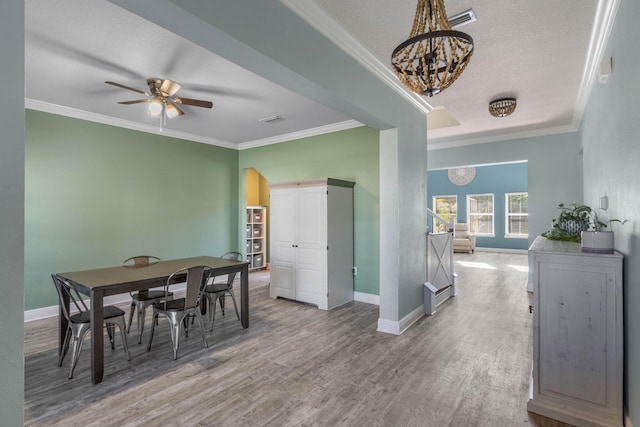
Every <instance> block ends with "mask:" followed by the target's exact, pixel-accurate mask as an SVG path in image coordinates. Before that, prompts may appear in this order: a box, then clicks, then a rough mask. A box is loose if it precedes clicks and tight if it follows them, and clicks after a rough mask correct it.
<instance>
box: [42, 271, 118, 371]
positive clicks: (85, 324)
mask: <svg viewBox="0 0 640 427" xmlns="http://www.w3.org/2000/svg"><path fill="white" fill-rule="evenodd" d="M51 277H52V278H53V284H54V285H55V286H56V291H57V292H58V299H59V300H60V307H61V310H60V311H61V312H62V315H63V316H64V317H65V318H66V319H67V322H68V326H67V332H66V334H65V337H64V341H63V343H62V347H60V351H59V354H58V356H59V357H58V367H60V366H62V361H63V360H64V357H65V355H66V354H67V351H68V350H69V341H70V340H71V336H73V350H72V354H71V369H70V370H69V379H71V378H73V371H74V370H75V368H76V365H77V364H78V358H79V356H80V352H81V351H82V343H83V342H84V337H85V336H86V335H87V332H89V330H90V329H91V312H90V311H89V309H88V308H87V305H86V304H85V302H84V300H83V299H82V297H81V296H80V294H79V293H78V290H77V289H76V288H75V287H74V286H73V284H71V283H69V282H68V281H66V280H63V279H62V278H60V277H58V276H56V275H55V274H52V275H51ZM66 299H68V300H69V302H71V303H73V305H75V307H76V309H77V310H78V313H74V314H71V313H70V312H69V310H67V307H66V305H65V300H66ZM104 326H105V327H106V328H107V334H108V335H109V341H110V342H111V348H112V349H115V345H114V343H113V338H114V332H115V326H118V328H119V329H120V336H121V337H122V346H123V347H124V352H125V354H126V355H127V360H131V355H130V354H129V346H128V345H127V335H126V333H125V330H126V326H125V321H124V311H122V310H120V309H119V308H118V307H115V306H112V305H107V306H105V307H104ZM92 338H93V339H102V337H92Z"/></svg>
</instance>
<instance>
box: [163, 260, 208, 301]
mask: <svg viewBox="0 0 640 427" xmlns="http://www.w3.org/2000/svg"><path fill="white" fill-rule="evenodd" d="M185 274H186V280H185V282H186V283H187V288H186V290H185V309H189V308H195V307H197V306H198V304H199V303H200V298H201V297H202V292H203V291H204V287H205V286H206V284H207V281H208V280H209V276H210V275H211V267H209V266H208V265H196V266H193V267H188V268H181V269H180V270H178V271H175V272H173V273H172V274H171V276H169V278H168V279H167V284H166V286H165V295H166V294H167V292H169V286H170V285H172V284H174V283H175V282H176V279H175V278H176V277H177V276H184V275H185ZM166 301H167V299H166V298H165V304H166Z"/></svg>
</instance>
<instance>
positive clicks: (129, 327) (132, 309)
mask: <svg viewBox="0 0 640 427" xmlns="http://www.w3.org/2000/svg"><path fill="white" fill-rule="evenodd" d="M136 307H137V304H136V303H135V301H134V300H131V308H130V309H129V325H127V333H129V331H131V323H132V322H133V312H134V310H135V309H136Z"/></svg>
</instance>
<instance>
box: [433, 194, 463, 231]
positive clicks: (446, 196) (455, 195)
mask: <svg viewBox="0 0 640 427" xmlns="http://www.w3.org/2000/svg"><path fill="white" fill-rule="evenodd" d="M443 198H453V199H455V203H456V213H455V215H454V221H453V223H454V224H455V223H456V222H457V221H458V195H457V194H442V195H438V196H431V206H432V207H433V209H432V210H433V212H435V213H436V215H438V216H442V215H440V213H439V212H438V211H437V210H436V207H437V204H436V199H443ZM446 215H450V214H446ZM436 223H439V221H438V220H436V219H435V218H431V232H433V233H436V232H438V231H437V227H436Z"/></svg>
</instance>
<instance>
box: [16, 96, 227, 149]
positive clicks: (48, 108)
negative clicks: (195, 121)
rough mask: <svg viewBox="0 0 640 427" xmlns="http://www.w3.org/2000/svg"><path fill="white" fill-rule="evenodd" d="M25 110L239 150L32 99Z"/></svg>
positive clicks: (193, 137)
mask: <svg viewBox="0 0 640 427" xmlns="http://www.w3.org/2000/svg"><path fill="white" fill-rule="evenodd" d="M24 106H25V108H29V109H31V110H37V111H43V112H45V113H51V114H58V115H60V116H66V117H71V118H74V119H80V120H87V121H90V122H96V123H102V124H105V125H110V126H116V127H120V128H125V129H131V130H137V131H140V132H146V133H153V134H156V135H162V136H168V137H171V138H179V139H184V140H187V141H195V142H200V143H203V144H209V145H215V146H218V147H224V148H232V149H235V150H237V149H238V144H235V143H233V142H229V141H222V140H219V139H214V138H205V137H203V136H200V135H195V134H192V133H188V132H180V131H176V130H173V129H167V128H165V129H163V130H160V129H159V128H158V127H157V126H152V125H147V124H141V123H136V122H132V121H130V120H123V119H118V118H115V117H109V116H104V115H102V114H96V113H92V112H89V111H84V110H78V109H76V108H70V107H64V106H62V105H58V104H51V103H48V102H43V101H38V100H35V99H31V98H25V100H24Z"/></svg>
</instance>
